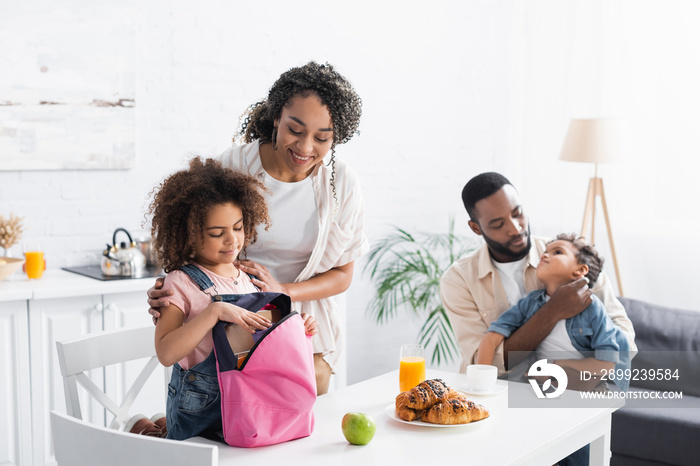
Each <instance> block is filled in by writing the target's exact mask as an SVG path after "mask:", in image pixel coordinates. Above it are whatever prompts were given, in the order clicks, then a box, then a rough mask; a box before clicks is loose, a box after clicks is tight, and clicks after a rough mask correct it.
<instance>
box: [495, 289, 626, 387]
mask: <svg viewBox="0 0 700 466" xmlns="http://www.w3.org/2000/svg"><path fill="white" fill-rule="evenodd" d="M591 297H592V298H593V300H592V302H591V304H590V305H589V306H588V307H587V308H586V309H584V310H583V311H582V312H580V313H579V314H577V315H575V316H573V317H569V318H568V319H566V332H567V333H568V334H569V338H570V339H571V344H572V345H574V348H576V349H577V350H578V351H581V352H591V351H592V352H593V357H594V358H595V359H598V360H599V361H608V362H613V363H615V369H616V370H618V369H622V370H625V369H629V368H630V351H629V344H628V343H627V339H626V338H625V335H624V334H623V333H622V331H621V330H620V329H619V328H617V327H616V326H615V324H613V322H612V320H611V319H610V317H609V316H608V314H607V313H606V312H605V307H604V306H603V303H602V302H601V301H600V300H599V299H598V298H597V297H596V296H595V295H592V296H591ZM546 302H547V294H546V292H545V290H535V291H533V292H531V293H530V294H528V295H527V296H525V297H524V298H523V299H521V300H520V301H518V302H517V303H516V304H515V305H514V306H513V307H511V308H510V309H508V310H507V311H505V312H504V313H503V314H501V316H500V317H499V318H498V320H497V321H495V322H493V323H492V324H491V326H490V327H489V332H496V333H499V334H501V335H503V336H504V337H506V338H508V337H509V336H511V334H512V333H513V332H515V331H516V330H517V329H519V328H520V327H522V326H523V324H525V322H527V321H528V320H530V318H531V317H532V316H533V315H535V312H537V311H539V310H540V308H541V307H542V306H543V305H544V304H545V303H546ZM617 382H618V379H616V383H617ZM619 382H620V383H619V384H618V385H619V387H620V388H621V389H622V390H627V388H628V387H629V380H628V379H626V378H623V379H621V380H619Z"/></svg>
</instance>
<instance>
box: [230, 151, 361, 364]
mask: <svg viewBox="0 0 700 466" xmlns="http://www.w3.org/2000/svg"><path fill="white" fill-rule="evenodd" d="M219 160H221V163H222V164H223V165H224V166H225V167H228V168H234V169H239V170H243V171H247V172H248V173H250V174H251V175H253V176H256V177H258V178H259V179H260V180H261V181H262V182H263V183H265V184H267V181H268V180H269V179H272V177H270V175H268V174H267V173H266V172H265V169H264V168H263V166H262V162H261V161H260V143H259V141H254V142H252V143H249V144H244V145H241V146H234V147H231V148H229V149H227V150H226V151H224V152H223V153H222V154H221V156H220V157H219ZM335 166H336V168H335V170H336V173H335V191H336V196H337V198H338V202H337V205H336V202H335V199H334V197H333V189H332V188H331V167H330V166H326V165H325V164H323V163H321V164H319V165H317V166H316V167H315V168H314V170H313V172H312V173H311V175H310V178H311V180H312V182H313V188H314V193H315V195H316V203H317V208H318V237H317V238H316V243H315V246H314V248H313V251H312V252H311V257H310V258H309V261H308V263H307V264H306V267H304V269H303V270H302V271H301V273H300V274H299V275H298V276H297V277H296V279H295V280H294V282H301V281H305V280H308V279H310V278H312V277H314V276H315V275H318V274H320V273H323V272H327V271H328V270H330V269H332V268H334V267H340V266H342V265H345V264H348V263H350V262H352V261H354V260H356V259H358V258H360V257H361V256H362V255H364V254H366V253H367V251H369V241H368V240H367V237H366V236H365V233H364V220H365V219H364V216H365V215H364V214H365V210H364V202H363V198H362V192H361V190H360V183H359V180H358V179H357V174H356V173H355V171H354V170H352V168H350V167H349V166H348V165H347V164H346V163H345V162H344V161H343V160H336V164H335ZM277 228H284V225H280V224H279V223H278V222H276V219H275V218H272V219H271V225H270V229H271V230H273V229H277ZM255 246H257V244H253V245H251V246H250V247H248V248H247V255H248V258H250V259H251V260H255V257H256V255H255ZM262 265H266V264H264V263H263V264H262ZM275 278H277V277H275ZM292 308H293V309H294V310H295V311H297V312H300V313H301V312H306V313H308V314H310V315H312V316H314V318H315V319H316V321H317V322H318V327H319V332H318V335H316V336H315V337H314V338H313V348H314V353H323V355H324V359H325V360H326V361H327V362H328V363H329V364H330V365H331V367H334V366H335V364H336V363H337V362H338V358H339V356H340V348H341V342H342V333H341V328H340V315H339V309H338V304H337V303H336V301H335V300H334V299H332V298H322V299H319V300H316V301H301V302H293V303H292Z"/></svg>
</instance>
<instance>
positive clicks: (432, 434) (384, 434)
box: [195, 370, 623, 466]
mask: <svg viewBox="0 0 700 466" xmlns="http://www.w3.org/2000/svg"><path fill="white" fill-rule="evenodd" d="M427 377H428V378H435V377H439V378H442V379H443V380H445V382H447V383H448V384H449V385H450V386H452V387H454V388H458V387H459V386H460V385H463V384H464V383H465V381H466V380H465V379H466V377H465V376H464V375H462V374H455V373H449V372H442V371H435V370H428V373H427ZM398 385H399V383H398V371H392V372H389V373H387V374H384V375H382V376H379V377H375V378H373V379H369V380H366V381H364V382H361V383H358V384H355V385H351V386H349V387H346V388H344V389H341V390H336V391H334V392H331V393H328V394H326V395H323V396H321V397H319V398H318V400H317V402H316V405H315V407H314V413H315V415H316V427H315V429H314V432H313V434H311V436H310V437H307V438H304V439H299V440H294V441H292V442H286V443H283V444H279V445H271V446H267V447H261V448H250V449H245V448H234V447H229V446H228V445H226V444H218V445H219V465H220V466H225V465H234V464H236V465H241V464H260V465H267V464H280V465H282V464H283V465H288V464H304V465H311V464H322V465H327V466H330V465H333V466H335V465H339V464H340V465H353V466H369V465H375V464H382V465H394V464H396V465H414V464H420V463H421V462H423V461H425V462H426V463H425V464H436V463H437V464H447V465H449V464H474V465H498V466H502V465H510V464H517V465H521V464H522V465H537V466H541V465H551V464H555V463H556V462H557V461H558V460H560V459H562V458H563V457H565V456H567V455H568V454H570V453H572V452H574V451H576V450H578V449H579V448H581V447H582V446H584V445H586V444H588V443H592V445H591V465H607V464H608V463H609V457H610V421H611V415H612V413H613V412H614V411H615V410H616V409H617V408H618V407H620V406H622V404H623V403H622V402H619V404H618V405H617V406H615V407H608V408H590V409H580V408H547V409H539V408H537V409H533V408H520V409H516V408H508V394H507V392H505V393H502V394H500V395H495V396H471V395H470V396H469V398H470V399H472V400H474V401H475V402H477V403H480V404H482V405H484V406H485V407H486V408H487V409H488V410H489V411H490V413H491V416H490V418H489V419H486V420H484V421H482V422H478V423H475V424H467V425H465V426H460V427H422V426H416V425H407V424H403V423H400V422H398V421H396V420H394V419H391V418H389V417H388V416H387V415H386V414H385V412H384V410H385V407H386V406H387V405H388V404H393V402H394V398H395V396H396V395H397V394H398ZM508 389H509V390H520V389H523V390H525V389H527V390H531V388H530V387H529V385H527V384H515V383H510V384H509V388H508ZM350 411H357V412H363V413H367V414H370V415H371V416H372V417H374V419H375V421H376V423H377V433H376V434H375V436H374V439H373V440H372V442H370V443H369V445H365V446H356V445H350V444H348V442H347V441H346V440H345V438H344V437H343V434H342V432H341V428H340V422H341V419H342V417H343V415H344V414H345V413H347V412H350ZM195 441H198V442H203V443H214V442H209V441H207V440H205V439H196V440H195Z"/></svg>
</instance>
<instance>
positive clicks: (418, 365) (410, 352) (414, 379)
mask: <svg viewBox="0 0 700 466" xmlns="http://www.w3.org/2000/svg"><path fill="white" fill-rule="evenodd" d="M424 380H425V349H424V348H423V345H402V346H401V359H400V362H399V388H400V389H401V391H402V392H405V391H407V390H410V389H412V388H413V387H415V386H416V385H418V384H419V383H421V382H422V381H424Z"/></svg>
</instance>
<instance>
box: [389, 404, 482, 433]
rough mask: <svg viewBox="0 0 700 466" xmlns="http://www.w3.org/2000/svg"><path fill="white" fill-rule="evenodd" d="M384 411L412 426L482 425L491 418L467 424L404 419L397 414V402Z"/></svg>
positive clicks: (394, 418)
mask: <svg viewBox="0 0 700 466" xmlns="http://www.w3.org/2000/svg"><path fill="white" fill-rule="evenodd" d="M384 413H385V414H386V415H387V416H389V417H390V418H392V419H393V420H395V421H398V422H403V423H404V424H409V425H412V426H422V427H469V426H472V427H474V426H477V425H481V424H483V423H484V421H488V420H489V419H491V416H489V417H487V418H486V419H482V420H480V421H474V422H468V423H466V424H447V425H446V424H431V423H430V422H423V421H410V422H409V421H404V420H403V419H401V418H400V417H398V416H397V415H396V403H391V404H390V405H388V406H387V407H386V408H384Z"/></svg>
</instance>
